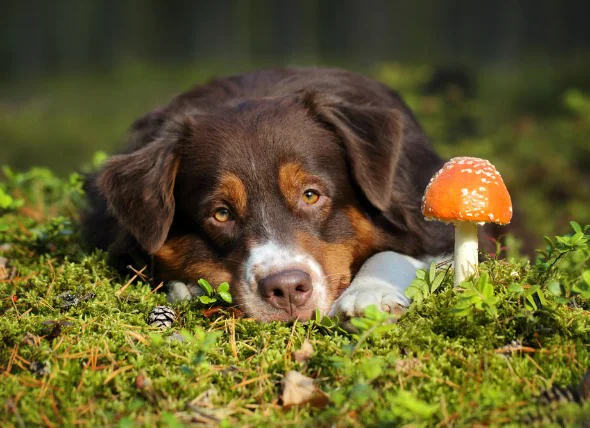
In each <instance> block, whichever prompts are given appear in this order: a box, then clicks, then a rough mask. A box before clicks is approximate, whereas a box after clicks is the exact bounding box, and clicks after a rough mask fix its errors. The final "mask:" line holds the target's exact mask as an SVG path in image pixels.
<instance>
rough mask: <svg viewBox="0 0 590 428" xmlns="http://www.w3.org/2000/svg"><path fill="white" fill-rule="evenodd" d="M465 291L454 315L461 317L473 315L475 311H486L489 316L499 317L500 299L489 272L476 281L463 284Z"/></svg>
mask: <svg viewBox="0 0 590 428" xmlns="http://www.w3.org/2000/svg"><path fill="white" fill-rule="evenodd" d="M461 288H463V291H462V292H461V293H460V294H459V299H458V301H457V304H456V305H455V307H454V313H455V314H456V315H457V316H460V317H466V316H470V315H472V314H473V311H474V310H476V311H484V312H485V313H486V314H487V315H488V316H490V317H493V318H496V317H497V316H498V308H497V307H496V304H497V303H498V298H497V297H496V294H495V292H494V286H493V285H492V283H491V282H490V277H489V275H488V273H487V272H482V273H481V275H480V277H479V278H478V279H477V280H474V281H465V282H464V283H462V284H461Z"/></svg>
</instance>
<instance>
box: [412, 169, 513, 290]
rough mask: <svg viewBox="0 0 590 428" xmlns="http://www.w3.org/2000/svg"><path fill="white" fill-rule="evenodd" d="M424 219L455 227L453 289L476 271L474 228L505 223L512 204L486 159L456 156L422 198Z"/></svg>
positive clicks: (435, 176)
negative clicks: (452, 224)
mask: <svg viewBox="0 0 590 428" xmlns="http://www.w3.org/2000/svg"><path fill="white" fill-rule="evenodd" d="M422 214H424V217H426V220H438V221H443V222H452V223H454V224H455V287H456V286H458V285H459V284H461V283H462V282H463V281H465V279H466V278H467V277H469V276H470V275H472V274H474V273H475V271H476V269H477V225H483V224H484V223H497V224H508V223H510V219H511V218H512V202H511V200H510V195H509V194H508V190H507V189H506V186H505V185H504V181H502V177H501V176H500V173H499V172H498V171H496V168H495V167H494V165H492V164H491V163H490V162H489V161H487V160H485V159H479V158H471V157H458V158H453V159H451V160H450V161H448V162H447V163H446V164H445V165H444V166H443V167H442V169H441V170H440V171H438V172H437V173H436V174H435V175H434V177H432V179H431V180H430V183H429V184H428V186H427V187H426V191H425V192H424V198H422Z"/></svg>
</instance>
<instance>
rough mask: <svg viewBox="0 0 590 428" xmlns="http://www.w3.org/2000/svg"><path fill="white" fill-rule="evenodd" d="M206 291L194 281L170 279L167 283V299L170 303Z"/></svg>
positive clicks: (202, 293) (190, 297) (187, 298)
mask: <svg viewBox="0 0 590 428" xmlns="http://www.w3.org/2000/svg"><path fill="white" fill-rule="evenodd" d="M204 294H205V292H204V291H203V290H202V289H201V288H200V287H199V286H198V285H197V284H195V283H194V282H192V281H191V282H188V283H186V284H185V283H184V282H181V281H170V282H168V283H166V300H167V301H168V303H176V302H180V301H182V300H190V299H192V298H193V297H195V296H202V295H204Z"/></svg>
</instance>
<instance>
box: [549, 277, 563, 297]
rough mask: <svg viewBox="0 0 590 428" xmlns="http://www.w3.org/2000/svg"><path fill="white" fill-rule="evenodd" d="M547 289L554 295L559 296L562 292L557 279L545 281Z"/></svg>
mask: <svg viewBox="0 0 590 428" xmlns="http://www.w3.org/2000/svg"><path fill="white" fill-rule="evenodd" d="M547 291H549V293H551V294H552V295H554V296H561V295H562V294H563V293H562V291H561V285H560V284H559V281H557V280H555V279H553V280H551V281H549V282H548V283H547Z"/></svg>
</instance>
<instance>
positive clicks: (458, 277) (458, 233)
mask: <svg viewBox="0 0 590 428" xmlns="http://www.w3.org/2000/svg"><path fill="white" fill-rule="evenodd" d="M477 263H478V262H477V223H471V222H467V221H458V222H456V223H455V287H457V286H459V284H461V283H462V282H463V281H465V279H467V278H468V277H469V276H471V275H473V274H474V273H475V272H476V271H477Z"/></svg>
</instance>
